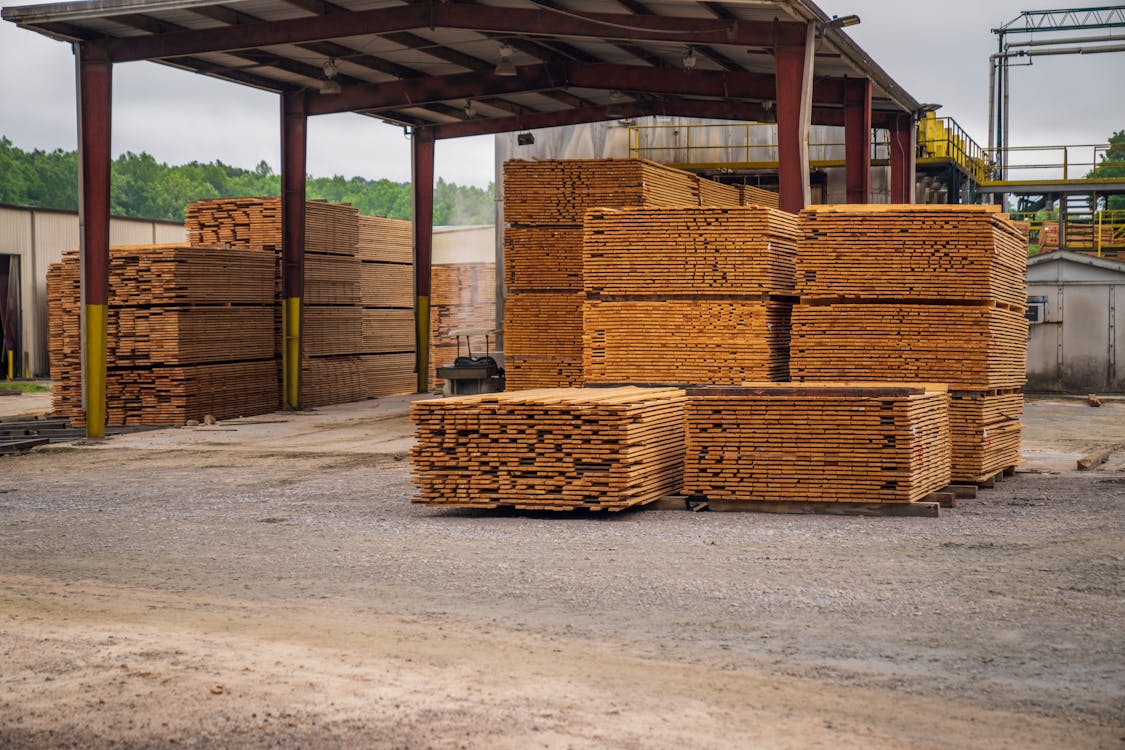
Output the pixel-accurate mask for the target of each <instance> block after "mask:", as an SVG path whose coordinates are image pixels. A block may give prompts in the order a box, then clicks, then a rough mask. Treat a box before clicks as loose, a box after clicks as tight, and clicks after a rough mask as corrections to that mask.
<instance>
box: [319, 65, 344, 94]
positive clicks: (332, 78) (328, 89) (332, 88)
mask: <svg viewBox="0 0 1125 750" xmlns="http://www.w3.org/2000/svg"><path fill="white" fill-rule="evenodd" d="M323 70H324V80H323V81H321V84H320V93H321V94H324V95H326V96H332V95H334V94H339V93H340V91H342V89H341V88H340V82H339V81H337V80H336V74H337V73H338V72H339V70H340V69H339V67H338V66H337V65H336V58H334V57H331V58H329V59H327V60H325V61H324V68H323Z"/></svg>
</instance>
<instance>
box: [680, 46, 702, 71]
mask: <svg viewBox="0 0 1125 750" xmlns="http://www.w3.org/2000/svg"><path fill="white" fill-rule="evenodd" d="M681 62H682V63H683V66H684V70H695V66H696V65H698V64H699V59H698V58H696V56H695V50H693V49H692V48H691V47H688V51H687V53H686V54H685V55H684V56H683V59H682V60H681Z"/></svg>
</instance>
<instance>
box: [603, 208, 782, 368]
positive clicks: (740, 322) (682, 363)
mask: <svg viewBox="0 0 1125 750" xmlns="http://www.w3.org/2000/svg"><path fill="white" fill-rule="evenodd" d="M796 248H797V221H796V217H794V216H793V215H791V214H788V213H784V212H782V211H777V210H774V209H769V208H763V207H760V206H748V207H738V208H699V207H688V208H630V209H596V210H591V211H590V212H588V213H587V216H586V224H585V235H584V240H583V260H582V270H583V276H584V279H585V287H584V291H585V295H584V296H585V303H584V336H583V367H584V373H585V378H586V381H587V382H588V383H629V382H632V383H696V384H723V383H725V384H734V383H740V382H742V381H745V380H786V379H788V352H789V316H790V309H791V307H792V295H793V287H794V257H795V255H796Z"/></svg>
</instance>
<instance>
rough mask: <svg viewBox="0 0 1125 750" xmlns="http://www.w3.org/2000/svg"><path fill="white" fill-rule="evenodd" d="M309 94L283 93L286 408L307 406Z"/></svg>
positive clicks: (283, 377)
mask: <svg viewBox="0 0 1125 750" xmlns="http://www.w3.org/2000/svg"><path fill="white" fill-rule="evenodd" d="M307 144H308V115H307V114H306V109H305V94H304V92H299V91H288V92H285V93H283V94H282V95H281V262H282V266H281V268H282V271H281V296H282V332H283V335H282V351H281V357H282V405H283V406H284V407H285V408H286V409H300V408H301V298H302V296H303V295H304V293H305V175H306V169H305V164H306V151H307Z"/></svg>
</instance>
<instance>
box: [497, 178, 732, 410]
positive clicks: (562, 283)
mask: <svg viewBox="0 0 1125 750" xmlns="http://www.w3.org/2000/svg"><path fill="white" fill-rule="evenodd" d="M741 201H742V195H741V191H740V190H739V188H737V187H733V186H727V185H720V184H718V183H714V182H711V181H709V180H704V179H702V178H700V177H698V176H697V175H694V174H691V173H690V172H684V171H681V170H678V169H674V168H672V167H667V166H664V165H662V164H657V163H655V162H650V161H646V160H643V159H584V160H581V159H580V160H543V161H521V160H511V161H508V162H506V163H505V164H504V219H505V221H506V223H507V227H506V228H505V231H504V278H505V282H506V286H507V290H508V297H507V299H506V300H505V313H504V326H503V327H504V353H505V361H506V368H507V379H508V388H509V389H513V390H515V389H523V388H541V387H562V386H571V385H580V384H582V383H583V375H582V307H583V306H582V296H583V291H582V222H583V220H584V218H585V215H586V212H587V211H588V210H589V209H592V208H626V207H646V206H649V207H655V206H700V205H717V206H738V205H740V203H741ZM531 297H534V299H530V298H531ZM521 298H523V299H521ZM537 313H541V314H545V315H569V317H567V318H557V317H556V318H551V319H547V318H543V317H539V316H538V315H537ZM541 333H542V334H544V335H542V336H541V335H540V334H541ZM525 343H530V344H532V345H533V348H525V347H524V344H525Z"/></svg>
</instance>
